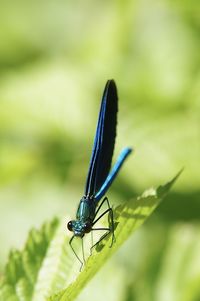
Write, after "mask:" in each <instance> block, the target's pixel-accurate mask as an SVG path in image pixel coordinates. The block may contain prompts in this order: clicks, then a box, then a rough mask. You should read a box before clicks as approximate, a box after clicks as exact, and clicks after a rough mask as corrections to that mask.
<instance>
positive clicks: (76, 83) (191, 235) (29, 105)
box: [0, 0, 200, 301]
mask: <svg viewBox="0 0 200 301" xmlns="http://www.w3.org/2000/svg"><path fill="white" fill-rule="evenodd" d="M199 15H200V5H199V3H198V1H195V0H192V1H190V2H189V1H186V0H184V1H180V0H176V1H169V0H162V1H156V0H151V1H147V0H141V1H139V0H138V1H136V0H135V1H115V2H114V1H91V0H90V1H89V0H88V1H87V0H86V1H61V0H57V1H47V0H41V1H24V0H17V1H15V2H11V1H5V0H4V1H1V2H0V41H1V42H0V245H1V248H0V271H1V272H2V271H3V266H4V265H5V262H6V257H7V254H8V251H9V249H10V248H11V247H19V248H21V247H22V246H23V243H24V241H25V238H26V235H27V231H28V229H29V228H30V227H32V226H39V225H40V224H41V223H43V221H44V220H46V219H49V218H52V216H54V215H58V216H60V217H63V216H66V221H67V220H68V218H69V216H71V217H72V216H73V215H74V214H75V210H76V206H77V204H78V201H79V199H80V198H81V196H82V193H83V188H84V183H85V178H86V174H87V168H88V161H89V157H90V153H91V148H92V141H93V136H94V132H95V127H96V120H97V116H98V110H99V103H100V98H101V94H102V91H103V88H104V85H105V82H106V80H107V79H109V78H114V79H115V80H116V83H117V86H118V93H119V108H120V109H119V114H118V135H117V141H116V150H115V158H116V156H117V154H118V153H119V152H120V149H121V148H122V147H123V146H133V147H134V149H135V154H134V155H133V156H132V157H130V158H129V160H128V163H127V164H126V165H125V166H124V168H123V170H122V171H121V173H120V175H119V177H118V179H117V180H116V181H115V183H114V184H113V186H112V189H111V190H110V192H109V195H108V196H109V199H110V201H111V203H112V204H113V205H115V204H117V203H119V202H122V201H126V200H128V199H129V198H130V197H132V196H133V195H137V194H139V193H141V192H142V191H143V190H144V189H146V188H148V187H151V186H157V185H159V184H160V183H162V182H163V183H164V182H166V180H167V179H169V178H171V177H172V176H173V175H174V174H176V172H177V171H178V170H180V168H182V167H184V168H185V169H184V172H183V174H182V175H181V177H180V179H179V180H178V182H177V183H176V185H175V186H174V188H173V191H172V192H171V194H170V195H169V196H168V197H167V198H166V200H165V201H164V202H163V203H162V204H161V206H160V208H159V209H158V210H157V211H156V213H155V214H154V216H153V217H152V218H151V219H150V220H149V221H148V223H147V224H146V225H145V226H144V227H143V228H142V229H141V230H140V231H138V233H137V235H136V237H135V238H133V240H132V241H129V242H128V243H127V244H126V245H125V246H124V247H123V248H122V250H121V251H120V252H119V253H118V254H117V255H116V256H115V257H114V258H113V259H112V261H111V262H110V263H109V264H108V265H107V266H105V268H104V269H103V270H102V271H101V272H100V273H99V274H98V275H97V277H96V278H95V279H94V280H93V281H92V282H91V283H90V284H89V286H88V288H87V289H86V290H85V291H84V292H83V294H82V295H80V297H79V298H78V299H79V300H86V299H87V300H88V301H89V300H93V299H94V295H95V298H96V299H95V300H96V301H97V300H98V297H97V296H96V294H97V295H98V294H99V300H102V299H100V297H101V295H100V294H101V293H102V287H103V290H104V292H105V297H104V298H105V300H120V301H121V300H124V301H129V300H140V301H141V300H142V301H143V300H144V301H146V300H162V301H165V300H176V301H177V300H181V301H183V300H198V295H196V291H197V285H196V283H198V280H199V279H200V271H199V273H197V272H196V274H195V273H192V272H191V269H190V265H192V264H193V262H195V264H196V266H198V264H199V263H200V256H199V257H198V256H196V253H197V251H196V253H195V256H193V254H192V252H191V250H190V248H189V246H193V244H194V245H195V237H197V238H196V240H197V241H198V239H199V236H198V235H199V234H198V233H199V231H200V230H199V227H200V226H199V217H200V171H199V170H200V167H199V155H200V124H199V114H200V54H199V53H200V39H199V34H200V18H199ZM184 239H185V240H184ZM182 240H183V241H182ZM187 241H188V244H187ZM180 248H181V250H182V251H183V252H182V257H181V258H182V260H183V261H184V260H186V259H187V260H186V263H185V265H184V264H182V265H181V264H180V263H179V265H178V264H177V266H175V264H174V262H173V260H172V258H174V259H175V258H176V257H178V254H177V252H179V251H180ZM193 248H194V249H195V250H199V251H200V247H199V245H195V246H193ZM198 248H199V249H198ZM184 254H185V255H184ZM199 254H200V252H199ZM186 255H187V256H186ZM184 256H186V257H187V258H186V259H184V258H185V257H184ZM188 258H189V259H188ZM168 262H169V264H170V266H167V263H168ZM184 262H185V261H184ZM173 266H175V267H174V270H173ZM170 267H171V269H170ZM173 273H175V274H173ZM179 273H180V275H181V274H182V275H183V273H184V275H185V277H184V279H183V282H182V284H181V283H179V281H178V280H177V279H178V277H179ZM113 275H114V277H113ZM127 275H128V276H129V277H128V279H127ZM194 275H195V276H194ZM172 276H173V277H175V276H176V277H177V278H176V280H177V282H176V281H175V280H174V282H173V281H172V279H173V278H171V277H172ZM105 277H106V284H105V281H102V279H105ZM181 279H182V278H181ZM197 279H198V280H197ZM175 282H176V283H175ZM107 283H108V284H107ZM187 284H188V290H187V292H186V293H185V299H183V296H181V294H180V291H181V289H182V286H184V287H187ZM96 292H99V293H96ZM184 292H185V291H184ZM169 296H170V299H167V297H169ZM187 296H191V299H190V298H189V297H187ZM187 298H188V299H187Z"/></svg>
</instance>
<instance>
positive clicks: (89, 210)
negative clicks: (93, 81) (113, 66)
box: [67, 80, 132, 266]
mask: <svg viewBox="0 0 200 301" xmlns="http://www.w3.org/2000/svg"><path fill="white" fill-rule="evenodd" d="M117 111H118V96H117V88H116V85H115V82H114V80H108V81H107V83H106V86H105V89H104V92H103V97H102V101H101V108H100V113H99V119H98V123H97V129H96V135H95V139H94V146H93V150H92V156H91V160H90V165H89V171H88V176H87V181H86V186H85V194H84V196H83V197H82V199H81V200H80V203H79V206H78V209H77V213H76V220H72V221H69V222H68V224H67V227H68V229H69V230H70V231H72V232H73V236H72V238H71V239H70V241H69V244H70V246H71V248H72V250H73V252H74V254H75V255H76V257H77V259H78V260H79V261H80V262H81V266H82V264H83V262H82V261H81V259H80V258H79V256H78V255H77V254H76V252H75V250H74V248H73V246H72V241H73V239H74V237H80V238H83V236H84V235H85V234H86V233H89V232H91V231H97V230H98V231H106V232H105V233H104V235H103V236H102V237H101V238H100V240H99V241H98V242H97V243H96V244H95V245H93V246H92V248H93V247H94V246H96V245H97V244H98V243H99V242H100V241H101V240H102V239H104V238H105V237H106V236H107V235H108V234H109V233H112V243H111V246H112V244H113V241H114V238H115V237H114V221H113V210H112V208H111V207H110V204H109V201H108V198H107V197H104V198H103V200H102V201H101V202H100V203H99V201H100V200H101V198H102V197H103V196H104V195H105V193H106V192H107V190H108V189H109V187H110V185H111V184H112V182H113V180H114V179H115V177H116V176H117V173H118V171H119V169H120V168H121V166H122V165H123V163H124V161H125V160H126V158H127V156H128V155H129V154H130V153H131V151H132V149H131V148H128V147H127V148H125V149H123V150H122V152H121V153H120V155H119V157H118V159H117V162H116V163H115V165H114V166H113V168H112V170H111V171H110V167H111V161H112V155H113V151H114V145H115V136H116V124H117ZM104 203H107V206H108V208H107V209H106V210H105V211H104V212H103V213H102V214H100V215H99V212H100V209H101V208H102V206H103V204H104ZM105 214H108V216H109V217H110V221H111V222H110V225H109V226H108V227H105V228H104V227H101V228H95V227H94V226H95V224H96V223H97V222H98V221H99V220H100V219H101V218H102V217H103V216H104V215H105ZM82 247H83V243H82ZM83 260H85V259H84V255H83Z"/></svg>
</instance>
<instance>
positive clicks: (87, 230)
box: [84, 223, 91, 233]
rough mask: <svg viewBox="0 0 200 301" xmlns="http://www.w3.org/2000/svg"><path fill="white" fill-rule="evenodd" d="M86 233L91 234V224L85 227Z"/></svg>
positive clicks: (86, 224)
mask: <svg viewBox="0 0 200 301" xmlns="http://www.w3.org/2000/svg"><path fill="white" fill-rule="evenodd" d="M84 231H85V232H86V233H89V232H90V231H91V224H90V223H85V225H84Z"/></svg>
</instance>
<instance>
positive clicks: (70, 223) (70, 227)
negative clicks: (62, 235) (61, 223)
mask: <svg viewBox="0 0 200 301" xmlns="http://www.w3.org/2000/svg"><path fill="white" fill-rule="evenodd" d="M72 226H73V224H72V221H69V222H68V224H67V228H68V230H69V231H72Z"/></svg>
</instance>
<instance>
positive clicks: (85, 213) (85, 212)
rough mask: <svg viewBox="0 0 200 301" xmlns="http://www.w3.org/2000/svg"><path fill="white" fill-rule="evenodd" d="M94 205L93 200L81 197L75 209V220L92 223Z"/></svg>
mask: <svg viewBox="0 0 200 301" xmlns="http://www.w3.org/2000/svg"><path fill="white" fill-rule="evenodd" d="M95 209H96V205H95V202H94V200H93V199H91V198H87V197H83V198H82V199H81V201H80V204H79V206H78V209H77V213H76V219H77V220H81V221H93V220H94V217H95Z"/></svg>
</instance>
